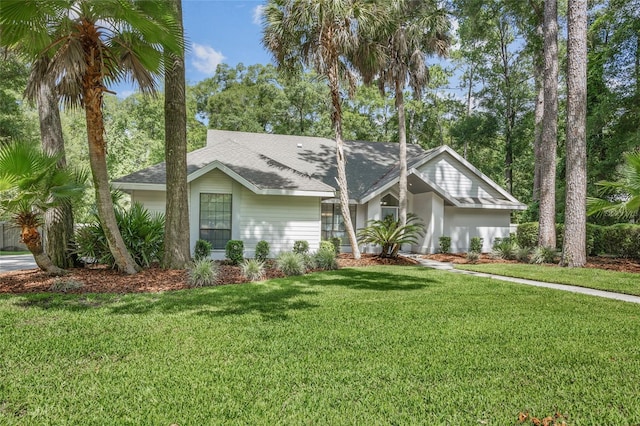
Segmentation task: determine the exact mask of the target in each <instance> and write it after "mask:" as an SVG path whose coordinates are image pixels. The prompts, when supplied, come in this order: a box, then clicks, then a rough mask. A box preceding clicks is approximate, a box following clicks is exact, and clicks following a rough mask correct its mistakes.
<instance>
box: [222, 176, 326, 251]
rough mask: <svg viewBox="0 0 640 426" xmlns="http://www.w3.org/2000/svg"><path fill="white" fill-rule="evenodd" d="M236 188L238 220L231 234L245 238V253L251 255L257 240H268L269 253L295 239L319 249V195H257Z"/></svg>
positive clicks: (285, 248)
mask: <svg viewBox="0 0 640 426" xmlns="http://www.w3.org/2000/svg"><path fill="white" fill-rule="evenodd" d="M238 186H240V185H238ZM238 189H239V190H238V191H236V192H235V193H234V203H236V200H237V201H238V202H237V205H238V208H239V210H240V214H239V215H238V220H237V225H238V235H237V237H236V236H235V235H234V238H238V239H240V240H242V241H244V247H245V255H246V256H253V255H254V250H255V246H256V244H257V243H258V241H260V240H265V241H267V242H268V243H269V245H270V247H271V256H274V255H276V254H278V253H280V252H283V251H291V249H292V248H293V243H294V242H295V241H296V240H306V241H308V242H309V249H310V250H311V251H315V250H317V249H318V247H319V246H320V198H319V197H295V196H280V195H256V194H254V193H253V192H251V191H249V190H248V189H246V188H244V187H241V188H238ZM234 219H235V218H234ZM234 230H235V227H234ZM234 234H235V232H234Z"/></svg>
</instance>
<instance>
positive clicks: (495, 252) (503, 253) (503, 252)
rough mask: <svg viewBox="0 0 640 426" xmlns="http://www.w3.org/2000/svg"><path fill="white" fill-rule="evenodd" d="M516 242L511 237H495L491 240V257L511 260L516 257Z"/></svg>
mask: <svg viewBox="0 0 640 426" xmlns="http://www.w3.org/2000/svg"><path fill="white" fill-rule="evenodd" d="M518 248H519V247H518V244H516V242H515V240H514V239H513V238H511V237H507V238H496V239H495V240H494V242H493V249H492V250H491V257H495V258H497V259H505V260H513V259H515V258H516V254H517V251H518Z"/></svg>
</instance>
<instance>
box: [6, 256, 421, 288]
mask: <svg viewBox="0 0 640 426" xmlns="http://www.w3.org/2000/svg"><path fill="white" fill-rule="evenodd" d="M416 263H417V262H416V261H414V260H412V259H407V258H404V257H399V258H398V259H381V258H379V257H377V256H375V255H372V254H363V255H362V257H361V259H358V260H355V259H353V256H351V255H350V254H341V255H340V256H339V258H338V265H339V266H340V267H355V266H372V265H414V264H416ZM268 266H269V267H268V268H266V270H265V276H266V277H265V278H266V279H271V278H280V277H283V276H284V274H283V273H282V272H280V271H279V270H277V269H275V267H273V264H272V263H271V264H268ZM70 281H73V282H78V283H82V287H81V288H79V289H76V290H69V291H67V293H76V294H77V293H158V292H163V291H170V290H182V289H185V288H189V284H188V283H187V272H186V271H184V270H165V269H161V268H159V267H152V268H149V269H145V270H143V271H141V272H139V273H137V274H135V275H125V274H121V273H119V272H117V271H115V270H113V269H109V268H107V267H104V266H86V267H84V268H72V269H69V270H68V273H67V274H66V275H64V276H62V277H52V276H49V275H47V274H46V273H44V272H42V271H40V270H39V269H29V270H23V271H13V272H8V273H4V274H2V275H0V293H13V294H16V293H43V292H50V291H51V290H50V289H51V286H52V285H54V284H55V283H59V282H70ZM245 282H247V280H246V279H245V278H244V276H243V275H242V271H241V270H240V267H238V266H232V265H227V264H224V263H222V264H221V265H220V274H219V278H218V284H219V285H222V284H241V283H245Z"/></svg>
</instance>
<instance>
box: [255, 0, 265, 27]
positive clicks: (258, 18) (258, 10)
mask: <svg viewBox="0 0 640 426" xmlns="http://www.w3.org/2000/svg"><path fill="white" fill-rule="evenodd" d="M264 8H265V5H263V4H259V5H257V6H256V7H254V8H253V23H254V24H256V25H261V24H262V15H263V14H264Z"/></svg>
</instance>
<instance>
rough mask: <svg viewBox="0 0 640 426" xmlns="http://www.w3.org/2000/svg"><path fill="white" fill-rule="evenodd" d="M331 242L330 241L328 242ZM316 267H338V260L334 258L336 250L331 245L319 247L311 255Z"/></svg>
mask: <svg viewBox="0 0 640 426" xmlns="http://www.w3.org/2000/svg"><path fill="white" fill-rule="evenodd" d="M329 244H331V243H329ZM313 258H314V263H315V266H316V268H319V269H324V270H332V269H338V262H337V260H336V252H335V251H334V249H333V246H332V247H320V249H319V250H318V251H317V252H316V254H315V255H314V256H313Z"/></svg>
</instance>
